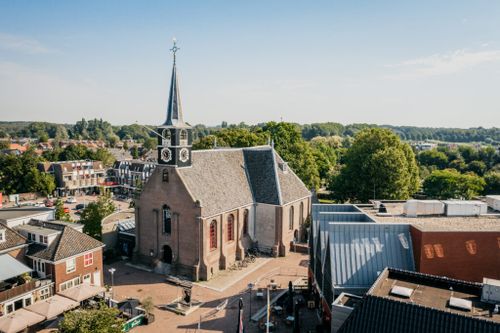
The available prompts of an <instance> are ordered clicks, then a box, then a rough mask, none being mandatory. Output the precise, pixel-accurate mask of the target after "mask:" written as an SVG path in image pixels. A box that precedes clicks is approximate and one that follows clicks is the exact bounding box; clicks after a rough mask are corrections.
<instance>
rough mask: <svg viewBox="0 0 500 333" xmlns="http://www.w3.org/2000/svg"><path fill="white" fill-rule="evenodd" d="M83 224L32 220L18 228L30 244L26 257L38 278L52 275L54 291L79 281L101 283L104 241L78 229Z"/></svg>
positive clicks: (77, 283)
mask: <svg viewBox="0 0 500 333" xmlns="http://www.w3.org/2000/svg"><path fill="white" fill-rule="evenodd" d="M81 228H82V225H78V224H73V223H64V222H59V221H51V222H42V221H31V222H30V224H28V225H23V226H19V227H18V231H19V232H20V233H21V234H23V235H24V236H25V237H26V238H27V239H28V241H30V242H31V243H30V245H29V248H28V252H27V253H26V256H27V258H29V262H30V265H31V267H32V268H33V270H34V271H36V272H37V273H38V275H39V276H40V277H51V279H52V280H53V281H54V289H55V290H54V292H55V293H56V292H60V291H64V290H66V289H68V288H71V287H74V286H77V285H79V284H82V283H88V284H92V285H96V286H102V285H103V271H102V269H103V268H102V252H103V250H102V249H103V247H104V244H103V243H101V242H99V241H98V240H95V239H94V238H92V237H90V236H88V235H86V234H84V233H83V232H82V231H81Z"/></svg>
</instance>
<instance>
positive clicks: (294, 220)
mask: <svg viewBox="0 0 500 333" xmlns="http://www.w3.org/2000/svg"><path fill="white" fill-rule="evenodd" d="M173 50H174V51H176V48H175V47H174V49H173ZM157 132H158V133H159V134H161V135H160V136H158V149H157V151H158V165H157V166H156V168H155V170H154V171H153V173H152V174H151V176H150V178H149V180H148V182H147V183H145V184H144V187H143V190H142V192H141V194H140V197H139V199H138V200H137V201H136V214H135V216H136V223H135V233H136V247H135V259H136V260H138V261H140V262H142V263H144V264H147V265H152V266H153V267H154V268H155V270H156V271H157V272H162V273H175V274H181V275H185V276H187V277H189V278H191V279H194V280H207V279H210V278H211V277H213V276H214V275H216V274H217V273H218V272H219V271H220V270H224V269H227V268H228V267H230V266H231V265H233V264H234V263H235V261H236V260H238V259H240V260H241V259H243V258H244V256H245V250H246V249H248V248H250V247H252V246H253V245H254V244H256V243H257V244H258V246H259V247H260V248H263V249H264V248H265V249H267V250H269V251H271V252H272V253H273V254H274V255H280V256H284V255H286V254H287V253H288V251H289V250H290V245H291V242H292V241H293V240H294V239H299V238H300V237H301V235H302V233H303V232H305V228H304V227H303V226H304V222H305V220H306V218H307V216H308V214H309V211H310V201H311V194H310V192H309V191H308V189H307V188H306V187H305V186H304V184H303V183H302V182H301V180H300V179H299V178H298V177H297V176H296V175H295V173H294V172H293V170H291V169H290V168H289V167H288V165H287V163H286V162H285V161H284V160H283V159H282V158H281V157H280V156H279V155H278V154H277V153H276V151H275V150H274V149H273V147H272V146H261V147H251V148H237V149H214V150H199V151H192V140H193V133H192V127H191V126H190V125H189V124H187V123H185V122H184V119H183V114H182V107H181V100H180V94H179V87H178V81H177V69H176V63H175V52H174V65H173V70H172V79H171V87H170V96H169V102H168V107H167V120H166V121H165V123H164V124H163V125H161V126H159V127H158V129H157Z"/></svg>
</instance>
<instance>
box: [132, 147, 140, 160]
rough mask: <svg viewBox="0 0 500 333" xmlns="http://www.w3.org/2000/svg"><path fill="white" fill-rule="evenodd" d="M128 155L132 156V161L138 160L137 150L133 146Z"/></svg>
mask: <svg viewBox="0 0 500 333" xmlns="http://www.w3.org/2000/svg"><path fill="white" fill-rule="evenodd" d="M130 154H131V155H132V158H133V159H138V158H139V148H137V146H133V147H132V149H130Z"/></svg>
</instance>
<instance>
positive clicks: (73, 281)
mask: <svg viewBox="0 0 500 333" xmlns="http://www.w3.org/2000/svg"><path fill="white" fill-rule="evenodd" d="M80 284H81V280H80V277H79V276H77V277H76V278H74V279H71V280H68V281H65V282H63V283H60V284H59V291H65V290H66V289H69V288H73V287H76V286H78V285H80Z"/></svg>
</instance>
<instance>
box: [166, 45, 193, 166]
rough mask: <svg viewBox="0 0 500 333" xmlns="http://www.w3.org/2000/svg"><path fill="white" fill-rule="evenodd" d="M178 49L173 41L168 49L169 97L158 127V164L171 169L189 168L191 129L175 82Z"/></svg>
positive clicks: (191, 140) (191, 141)
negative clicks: (170, 57) (170, 61)
mask: <svg viewBox="0 0 500 333" xmlns="http://www.w3.org/2000/svg"><path fill="white" fill-rule="evenodd" d="M178 50H179V48H178V47H177V45H176V41H175V40H174V46H173V47H172V48H171V49H170V51H172V53H173V55H174V64H173V68H172V79H171V81H170V95H169V98H168V106H167V120H166V121H165V123H164V124H163V125H161V126H159V127H158V129H157V132H158V134H159V135H158V164H160V165H168V166H173V167H188V166H191V148H192V143H193V129H192V127H191V126H190V125H188V124H186V123H185V122H184V119H183V117H182V106H181V96H180V92H179V83H178V80H177V66H176V63H175V60H176V59H175V56H176V53H177V51H178Z"/></svg>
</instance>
